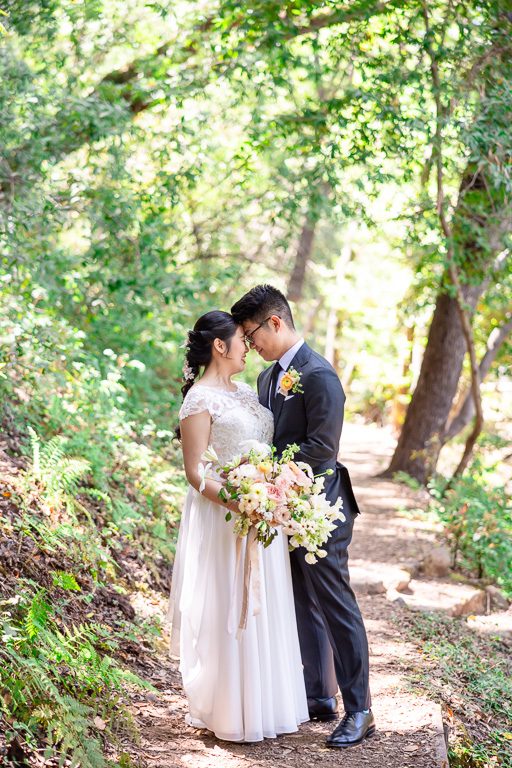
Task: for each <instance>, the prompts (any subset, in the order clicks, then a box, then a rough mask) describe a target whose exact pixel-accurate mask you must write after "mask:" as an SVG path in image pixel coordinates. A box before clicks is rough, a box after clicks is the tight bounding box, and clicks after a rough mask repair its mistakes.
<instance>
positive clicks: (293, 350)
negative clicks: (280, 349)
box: [268, 339, 304, 408]
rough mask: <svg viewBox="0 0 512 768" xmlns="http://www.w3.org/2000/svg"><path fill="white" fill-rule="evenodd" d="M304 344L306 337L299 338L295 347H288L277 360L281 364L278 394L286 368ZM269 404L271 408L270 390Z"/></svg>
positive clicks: (278, 377) (277, 385) (277, 386)
mask: <svg viewBox="0 0 512 768" xmlns="http://www.w3.org/2000/svg"><path fill="white" fill-rule="evenodd" d="M303 344H304V339H299V340H298V341H296V342H295V344H294V345H293V347H290V349H288V350H287V351H286V352H285V353H284V355H283V356H282V357H280V358H279V360H278V361H277V364H278V365H280V366H281V370H280V371H279V373H278V376H277V382H276V394H277V390H278V389H279V385H280V384H281V379H282V378H283V376H284V374H285V373H286V369H287V368H288V366H289V365H290V363H291V362H292V360H293V358H294V357H295V355H296V354H297V352H298V351H299V349H300V348H301V347H302V345H303ZM268 405H269V408H270V391H269V393H268Z"/></svg>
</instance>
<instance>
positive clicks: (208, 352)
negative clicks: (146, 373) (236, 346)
mask: <svg viewBox="0 0 512 768" xmlns="http://www.w3.org/2000/svg"><path fill="white" fill-rule="evenodd" d="M237 328H238V324H237V323H236V322H235V321H234V320H233V318H232V316H231V315H230V314H229V312H222V310H220V309H214V310H213V311H212V312H207V313H206V315H201V317H200V318H199V319H198V320H197V321H196V324H195V325H194V327H193V329H192V330H190V331H189V332H188V337H187V340H186V342H185V349H186V352H185V364H184V366H183V373H184V377H183V378H184V379H185V384H184V385H183V386H182V388H181V394H182V395H183V399H185V395H186V394H187V392H188V391H189V389H190V388H191V387H192V386H193V384H194V381H195V380H196V378H197V377H198V376H199V372H200V370H201V368H202V369H203V370H205V369H206V368H208V366H209V365H210V363H211V361H212V357H213V342H214V341H215V339H220V340H221V341H223V342H224V343H225V344H226V346H227V351H228V354H229V350H230V348H231V340H232V338H233V336H234V335H235V333H236V331H237ZM176 437H177V438H178V440H181V433H180V428H179V426H178V427H177V429H176Z"/></svg>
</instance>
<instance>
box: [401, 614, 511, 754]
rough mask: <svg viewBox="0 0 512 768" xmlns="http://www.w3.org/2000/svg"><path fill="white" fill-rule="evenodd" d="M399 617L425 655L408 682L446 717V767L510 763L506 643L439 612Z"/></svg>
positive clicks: (507, 652) (509, 702)
mask: <svg viewBox="0 0 512 768" xmlns="http://www.w3.org/2000/svg"><path fill="white" fill-rule="evenodd" d="M400 622H401V627H402V628H404V629H405V631H406V632H407V633H408V635H409V636H410V637H411V639H412V640H413V641H415V642H416V643H417V644H418V645H419V646H420V648H421V651H422V653H423V655H424V657H425V660H426V667H425V668H424V669H421V670H418V671H417V673H416V674H415V675H414V676H412V677H411V678H410V682H411V683H412V684H413V686H414V687H415V688H421V689H422V690H423V691H424V692H426V693H428V694H429V695H430V696H432V697H433V698H435V699H436V700H438V701H439V700H441V701H442V702H443V703H444V707H445V712H446V714H447V717H448V719H449V720H450V723H451V736H450V743H449V758H450V766H451V768H485V766H491V765H494V766H500V767H501V768H512V658H511V654H510V648H509V646H508V645H506V644H505V643H504V642H503V641H501V640H500V639H499V638H493V637H488V638H487V637H483V636H480V635H477V634H475V633H474V632H472V631H471V630H470V629H469V628H468V627H467V626H466V624H465V622H464V620H463V619H451V618H448V617H446V616H444V615H443V614H435V613H432V614H431V613H429V614H426V613H414V614H409V615H408V616H405V617H404V616H401V618H400Z"/></svg>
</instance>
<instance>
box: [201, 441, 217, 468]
mask: <svg viewBox="0 0 512 768" xmlns="http://www.w3.org/2000/svg"><path fill="white" fill-rule="evenodd" d="M201 458H202V459H203V461H216V462H217V464H218V463H219V457H218V456H217V453H216V452H215V448H214V447H213V446H212V445H209V446H208V448H207V449H206V451H205V452H204V453H203V455H202V456H201Z"/></svg>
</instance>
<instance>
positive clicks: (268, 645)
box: [169, 488, 309, 741]
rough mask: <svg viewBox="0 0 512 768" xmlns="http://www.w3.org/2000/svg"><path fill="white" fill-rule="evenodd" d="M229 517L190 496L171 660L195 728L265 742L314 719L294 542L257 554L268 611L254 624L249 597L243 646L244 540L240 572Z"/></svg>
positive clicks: (179, 555) (179, 553)
mask: <svg viewBox="0 0 512 768" xmlns="http://www.w3.org/2000/svg"><path fill="white" fill-rule="evenodd" d="M225 515H226V509H225V508H224V507H222V506H220V505H219V504H215V503H214V502H212V501H209V500H208V499H205V498H204V497H203V496H201V495H200V494H199V493H198V492H197V491H196V490H195V489H194V488H189V491H188V494H187V497H186V500H185V505H184V508H183V514H182V519H181V526H180V532H179V537H178V545H177V550H176V558H175V564H174V572H173V581H172V588H171V602H170V606H169V619H170V621H171V622H172V636H171V653H172V654H173V655H175V656H179V658H180V672H181V675H182V678H183V687H184V690H185V693H186V695H187V699H188V705H189V715H188V716H187V722H188V723H189V724H190V725H193V726H195V727H198V728H207V729H209V730H211V731H213V732H214V733H215V735H216V736H217V737H218V738H219V739H224V740H227V741H261V740H262V739H263V738H274V737H275V736H277V735H278V734H281V733H292V732H294V731H296V730H297V728H298V726H299V724H300V723H302V722H304V721H306V720H308V719H309V718H308V707H307V699H306V692H305V686H304V675H303V669H302V662H301V657H300V649H299V641H298V635H297V624H296V618H295V610H294V602H293V591H292V581H291V572H290V561H289V553H288V542H287V538H286V536H284V535H283V534H282V533H281V532H279V534H278V535H277V537H276V538H275V539H274V541H273V542H272V543H271V544H270V546H268V547H267V548H266V549H264V548H263V546H262V545H261V544H258V545H257V547H258V558H259V572H260V603H261V610H260V612H259V614H258V615H257V616H253V615H252V613H253V605H254V598H255V596H254V594H253V591H252V588H251V589H250V591H249V611H248V620H247V628H246V629H245V630H244V631H243V633H242V634H241V637H240V639H239V640H237V638H236V633H237V629H238V622H239V618H240V611H241V606H242V596H243V565H244V555H245V547H246V539H242V540H241V557H240V562H239V567H238V568H237V569H236V568H235V566H236V541H237V539H236V536H235V534H234V532H233V526H234V520H233V519H232V520H230V521H229V522H226V520H225ZM239 546H240V545H239ZM235 570H236V573H235ZM253 581H254V579H253Z"/></svg>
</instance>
